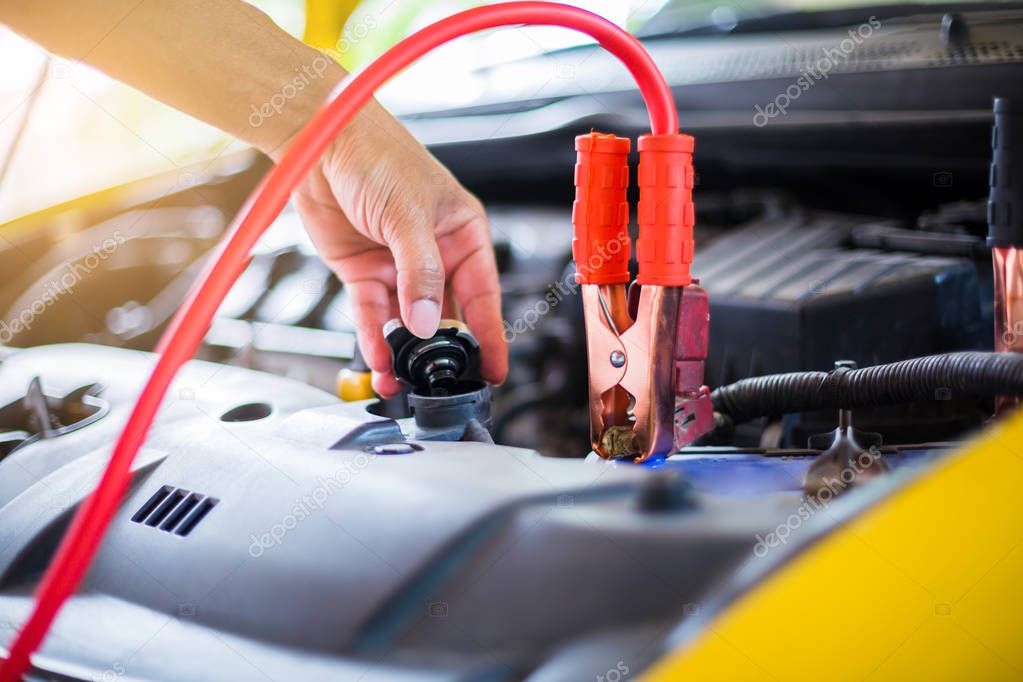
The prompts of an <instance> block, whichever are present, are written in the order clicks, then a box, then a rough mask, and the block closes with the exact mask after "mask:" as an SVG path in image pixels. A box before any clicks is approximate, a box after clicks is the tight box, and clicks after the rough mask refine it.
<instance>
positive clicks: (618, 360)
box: [611, 350, 625, 367]
mask: <svg viewBox="0 0 1023 682" xmlns="http://www.w3.org/2000/svg"><path fill="white" fill-rule="evenodd" d="M624 364H625V353H623V352H621V351H620V350H613V351H611V366H612V367H621V366H622V365H624Z"/></svg>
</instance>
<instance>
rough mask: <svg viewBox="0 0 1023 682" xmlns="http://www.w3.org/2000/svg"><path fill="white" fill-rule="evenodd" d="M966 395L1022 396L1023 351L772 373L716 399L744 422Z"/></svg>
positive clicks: (713, 397) (734, 386) (726, 411)
mask: <svg viewBox="0 0 1023 682" xmlns="http://www.w3.org/2000/svg"><path fill="white" fill-rule="evenodd" d="M963 395H968V396H996V395H1023V353H983V352H973V351H970V352H962V353H945V354H943V355H930V356H927V357H923V358H913V359H912V360H902V361H901V362H893V363H891V364H888V365H875V366H873V367H864V368H862V369H848V368H844V367H840V368H838V369H834V370H832V371H830V372H791V373H788V374H770V375H767V376H762V377H752V378H749V379H743V380H742V381H737V382H735V383H734V384H728V385H727V386H722V387H720V388H718V389H715V390H714V391H713V392H712V393H711V400H712V401H713V402H714V410H715V411H717V412H721V413H722V414H726V415H728V416H729V417H731V419H732V421H733V422H734V423H736V424H740V423H742V422H747V421H750V420H751V419H756V418H757V417H772V416H779V415H783V414H791V413H796V412H810V411H813V410H822V409H836V410H838V409H855V408H862V407H878V406H881V405H895V404H899V403H909V402H919V401H928V400H948V399H949V398H951V397H957V396H963Z"/></svg>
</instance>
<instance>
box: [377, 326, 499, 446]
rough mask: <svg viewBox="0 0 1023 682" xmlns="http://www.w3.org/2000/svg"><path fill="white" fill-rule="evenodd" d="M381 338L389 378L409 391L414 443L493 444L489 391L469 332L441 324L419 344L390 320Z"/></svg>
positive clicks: (464, 328) (417, 340) (474, 343)
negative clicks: (388, 356)
mask: <svg viewBox="0 0 1023 682" xmlns="http://www.w3.org/2000/svg"><path fill="white" fill-rule="evenodd" d="M384 337H385V338H386V340H387V345H389V346H390V347H391V358H392V361H391V365H392V367H393V369H394V375H395V376H396V377H397V378H398V381H400V382H401V383H402V384H404V385H405V386H406V387H407V388H408V396H407V399H408V407H409V410H410V412H411V413H412V416H413V417H414V418H415V422H416V435H417V436H418V437H419V438H423V439H428V440H477V441H480V440H482V441H484V442H493V440H491V439H490V437H489V435H488V434H487V431H488V430H489V429H490V387H489V386H488V385H487V384H486V383H485V382H484V381H483V380H482V378H481V377H480V345H479V343H478V342H477V341H476V337H474V336H473V335H472V333H471V332H470V331H469V328H468V327H466V326H465V325H464V324H462V323H461V322H457V321H453V320H441V326H440V328H438V329H437V333H436V334H434V335H433V336H432V337H431V338H429V339H422V338H419V337H418V336H416V335H415V334H413V333H412V332H410V331H409V330H408V329H407V328H406V327H405V325H403V324H402V323H401V320H397V319H395V320H391V321H390V322H388V323H387V324H386V325H385V326H384Z"/></svg>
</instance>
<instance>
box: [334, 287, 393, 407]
mask: <svg viewBox="0 0 1023 682" xmlns="http://www.w3.org/2000/svg"><path fill="white" fill-rule="evenodd" d="M346 287H347V289H348V295H349V297H350V300H351V304H352V313H353V315H354V316H355V330H356V331H355V333H356V338H357V339H358V342H359V349H360V350H361V351H362V357H363V358H365V360H366V364H367V365H369V368H370V369H371V370H373V388H374V390H376V392H377V393H379V394H381V395H384V396H389V395H394V394H395V393H397V392H398V390H399V389H400V387H399V386H398V382H397V380H396V379H395V378H394V377H393V375H392V374H391V349H390V348H389V347H388V345H387V342H386V341H385V340H384V334H383V326H384V323H385V322H387V321H388V320H389V319H391V318H392V317H393V316H394V315H393V312H392V311H393V304H392V298H391V292H390V290H389V289H388V287H387V285H386V284H384V283H383V282H380V281H375V280H361V281H355V282H350V283H348V284H347V285H346ZM388 379H389V381H388Z"/></svg>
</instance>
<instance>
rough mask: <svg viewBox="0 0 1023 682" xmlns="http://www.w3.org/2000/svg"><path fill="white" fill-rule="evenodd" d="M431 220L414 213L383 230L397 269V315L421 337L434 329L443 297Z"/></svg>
mask: <svg viewBox="0 0 1023 682" xmlns="http://www.w3.org/2000/svg"><path fill="white" fill-rule="evenodd" d="M432 223H433V221H432V220H430V221H429V222H427V221H426V220H423V219H421V218H419V217H418V215H416V216H414V217H411V218H410V219H409V220H408V221H407V222H405V224H403V225H402V224H397V225H394V226H393V227H389V228H387V229H385V231H384V233H385V234H387V235H388V236H389V239H388V246H389V247H390V249H391V253H392V254H393V255H394V264H395V266H396V267H397V270H398V277H397V286H398V306H399V308H400V310H401V319H402V321H403V322H404V323H405V326H406V327H407V328H408V330H409V331H410V332H412V333H413V334H415V335H416V336H418V337H421V338H424V339H428V338H430V337H431V336H433V335H434V333H436V331H437V326H438V325H439V324H440V312H441V301H443V300H444V264H443V262H442V261H441V257H440V250H439V249H438V248H437V239H436V237H435V236H434V231H433V230H434V226H433V224H432Z"/></svg>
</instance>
